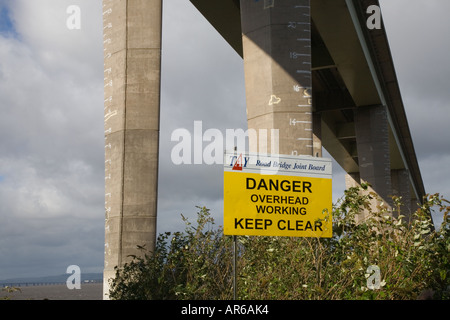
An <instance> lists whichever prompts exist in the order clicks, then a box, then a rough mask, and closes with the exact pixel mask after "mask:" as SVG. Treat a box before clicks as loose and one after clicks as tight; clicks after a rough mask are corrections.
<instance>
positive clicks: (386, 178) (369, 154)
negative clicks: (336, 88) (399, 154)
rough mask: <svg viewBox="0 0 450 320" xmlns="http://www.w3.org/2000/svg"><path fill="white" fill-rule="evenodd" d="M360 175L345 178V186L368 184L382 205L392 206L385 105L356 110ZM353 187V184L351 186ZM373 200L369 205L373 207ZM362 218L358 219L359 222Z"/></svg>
mask: <svg viewBox="0 0 450 320" xmlns="http://www.w3.org/2000/svg"><path fill="white" fill-rule="evenodd" d="M355 131H356V143H357V147H358V164H359V173H358V174H356V173H351V174H348V175H347V178H346V182H347V187H349V186H353V185H358V184H359V183H362V182H367V183H369V184H370V185H371V189H372V191H374V192H375V193H376V194H378V195H379V196H380V198H381V199H382V200H383V202H384V204H387V205H388V206H392V198H391V197H392V185H391V165H390V153H389V127H388V120H387V110H386V107H385V106H364V107H358V108H357V109H356V111H355ZM352 184H353V185H352ZM378 204H379V203H377V202H376V201H374V202H373V203H372V205H373V206H374V209H375V207H376V206H377V205H378ZM364 218H365V217H362V216H361V217H358V218H357V219H358V220H359V221H361V220H363V219H364Z"/></svg>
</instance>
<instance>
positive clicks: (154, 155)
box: [103, 0, 162, 294]
mask: <svg viewBox="0 0 450 320" xmlns="http://www.w3.org/2000/svg"><path fill="white" fill-rule="evenodd" d="M161 15H162V4H161V0H103V28H104V35H103V40H104V54H105V56H104V66H105V70H104V71H105V91H104V92H105V105H104V108H105V210H106V212H105V267H104V293H105V294H107V293H108V292H109V285H108V281H109V279H110V278H113V277H114V276H115V271H114V267H115V266H118V267H122V266H123V265H124V263H126V262H127V261H129V259H130V257H129V255H132V254H134V255H139V253H140V252H139V251H138V250H137V246H138V245H139V246H145V248H146V249H149V250H153V248H154V246H155V242H156V205H157V204H156V202H157V182H158V143H159V101H160V64H161V63H160V61H161Z"/></svg>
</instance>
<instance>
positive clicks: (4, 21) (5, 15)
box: [0, 4, 16, 35]
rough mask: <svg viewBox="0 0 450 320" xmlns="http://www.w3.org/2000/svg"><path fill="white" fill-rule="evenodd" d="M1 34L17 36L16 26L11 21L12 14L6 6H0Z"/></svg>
mask: <svg viewBox="0 0 450 320" xmlns="http://www.w3.org/2000/svg"><path fill="white" fill-rule="evenodd" d="M0 34H2V35H15V34H16V31H15V30H14V24H13V23H12V21H11V17H10V12H9V10H8V8H7V6H6V5H4V4H3V5H1V4H0Z"/></svg>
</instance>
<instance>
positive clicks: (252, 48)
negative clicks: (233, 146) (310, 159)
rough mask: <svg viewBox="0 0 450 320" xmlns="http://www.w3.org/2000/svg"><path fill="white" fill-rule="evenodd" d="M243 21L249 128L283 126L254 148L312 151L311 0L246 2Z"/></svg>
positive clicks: (294, 153) (292, 151)
mask: <svg viewBox="0 0 450 320" xmlns="http://www.w3.org/2000/svg"><path fill="white" fill-rule="evenodd" d="M241 25H242V42H243V51H244V71H245V88H246V101H247V119H248V127H249V129H255V130H256V132H257V133H258V132H259V130H260V129H266V130H268V132H270V130H271V129H278V130H279V146H278V150H276V149H277V148H273V150H272V146H271V144H270V141H268V143H267V150H258V148H257V144H254V145H250V150H251V151H253V152H260V153H264V152H267V153H275V152H277V151H278V153H280V154H293V155H313V115H312V91H311V77H312V75H311V17H310V0H283V1H276V0H258V1H254V0H251V1H241ZM261 138H264V139H265V137H264V136H261ZM268 140H270V138H268ZM258 144H259V145H261V141H259V143H258Z"/></svg>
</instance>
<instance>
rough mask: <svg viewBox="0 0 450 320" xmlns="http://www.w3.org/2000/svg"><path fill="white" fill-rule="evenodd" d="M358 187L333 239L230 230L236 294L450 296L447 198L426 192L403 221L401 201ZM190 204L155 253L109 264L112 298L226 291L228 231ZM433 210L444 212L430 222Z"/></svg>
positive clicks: (224, 294) (337, 212) (338, 215)
mask: <svg viewBox="0 0 450 320" xmlns="http://www.w3.org/2000/svg"><path fill="white" fill-rule="evenodd" d="M363 189H364V190H363ZM366 189H367V186H363V188H350V189H348V190H346V191H345V196H344V197H343V198H342V199H341V200H340V201H338V203H337V204H336V205H335V206H334V208H333V237H332V238H290V237H247V236H240V237H238V245H239V246H238V249H239V250H238V266H237V267H238V273H237V274H238V281H237V297H238V299H422V298H433V299H450V292H449V288H450V254H449V253H450V236H449V235H450V223H449V222H450V221H449V220H450V218H449V214H448V213H449V211H450V206H448V204H449V202H448V201H447V200H445V199H443V198H442V197H441V196H440V195H439V194H435V195H430V196H428V197H427V198H426V199H425V201H424V205H423V206H422V207H420V208H419V209H418V210H417V211H416V212H415V213H414V215H413V217H412V219H411V221H410V222H406V221H405V217H404V216H403V215H401V212H400V211H401V199H399V198H394V203H395V205H394V208H393V209H389V208H387V207H386V206H383V205H380V206H378V207H377V208H372V206H371V205H370V201H371V200H372V199H373V198H374V197H376V195H375V194H373V193H370V192H368V191H367V190H366ZM198 208H199V212H198V217H197V224H196V226H194V225H192V223H191V222H189V221H188V220H187V219H184V217H183V219H184V220H185V223H186V230H185V231H184V232H175V233H174V234H171V233H164V234H160V235H159V237H158V239H157V245H156V249H155V251H154V252H152V253H149V252H146V251H145V250H144V248H141V249H142V251H143V254H142V255H141V256H134V257H132V258H133V259H132V261H131V262H129V263H127V264H125V266H124V267H123V268H121V269H116V277H115V279H113V280H112V281H111V290H110V298H111V299H232V297H233V289H232V277H233V275H232V261H233V259H232V257H233V251H232V250H233V249H232V237H230V236H224V235H223V230H222V228H221V227H215V222H214V219H213V218H212V217H211V215H210V212H209V210H208V209H207V208H205V207H198ZM432 208H434V209H436V210H440V211H441V212H443V214H444V220H443V222H442V225H441V227H440V228H439V229H438V230H435V229H434V226H433V223H432V221H431V218H430V217H431V215H430V211H431V209H432ZM362 212H365V214H366V216H367V217H368V218H367V219H366V220H365V221H364V222H360V223H356V221H355V218H356V216H357V215H359V214H361V213H362ZM370 266H378V268H379V270H380V282H379V286H378V287H379V288H378V289H370V280H371V278H372V273H371V272H370V269H368V268H369V267H370Z"/></svg>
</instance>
